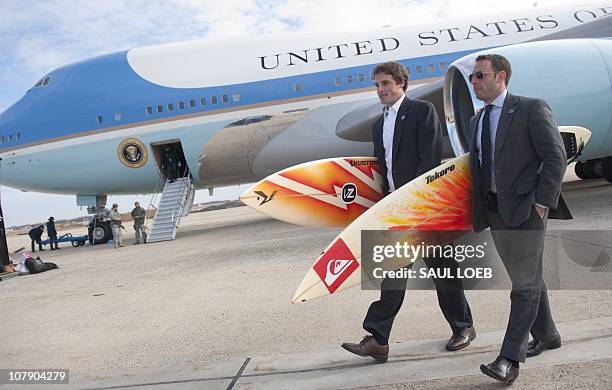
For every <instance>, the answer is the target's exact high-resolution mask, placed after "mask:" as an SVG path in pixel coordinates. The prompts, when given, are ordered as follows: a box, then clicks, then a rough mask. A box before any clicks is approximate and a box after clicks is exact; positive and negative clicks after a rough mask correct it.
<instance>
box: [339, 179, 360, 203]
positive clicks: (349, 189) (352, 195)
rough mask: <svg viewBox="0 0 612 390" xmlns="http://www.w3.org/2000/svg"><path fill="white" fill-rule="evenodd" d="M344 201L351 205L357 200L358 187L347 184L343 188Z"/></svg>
mask: <svg viewBox="0 0 612 390" xmlns="http://www.w3.org/2000/svg"><path fill="white" fill-rule="evenodd" d="M341 196H342V201H343V202H344V203H346V204H351V203H353V202H354V201H355V199H356V198H357V186H356V185H355V184H353V183H346V184H345V185H343V186H342V193H341Z"/></svg>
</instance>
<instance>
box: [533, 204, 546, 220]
mask: <svg viewBox="0 0 612 390" xmlns="http://www.w3.org/2000/svg"><path fill="white" fill-rule="evenodd" d="M535 209H536V211H537V212H538V215H539V216H540V218H542V219H544V214H546V207H542V206H539V205H537V204H536V205H535Z"/></svg>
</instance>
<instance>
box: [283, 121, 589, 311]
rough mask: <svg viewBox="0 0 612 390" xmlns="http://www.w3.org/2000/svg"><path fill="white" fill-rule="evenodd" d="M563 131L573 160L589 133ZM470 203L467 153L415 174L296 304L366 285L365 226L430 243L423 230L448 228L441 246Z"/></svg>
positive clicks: (355, 226) (324, 263)
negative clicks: (363, 259)
mask: <svg viewBox="0 0 612 390" xmlns="http://www.w3.org/2000/svg"><path fill="white" fill-rule="evenodd" d="M560 131H561V133H562V137H563V139H564V143H565V146H566V151H568V161H573V160H574V159H575V155H577V154H579V153H580V151H581V150H582V148H583V147H584V145H585V144H586V142H587V141H588V139H589V137H590V131H588V130H587V129H584V128H581V127H562V128H560ZM568 145H569V146H570V148H569V149H568ZM571 145H574V147H573V149H574V150H571V147H572V146H571ZM471 207H472V176H471V173H470V168H469V153H467V154H464V155H463V156H460V157H457V158H454V159H452V160H449V161H447V162H445V163H443V164H441V165H440V166H438V167H436V168H434V169H432V170H430V171H428V172H426V173H424V174H422V175H421V176H419V177H417V178H415V179H414V180H412V181H411V182H409V183H407V184H405V185H404V186H402V187H401V188H399V189H397V190H395V191H394V192H393V193H391V194H390V195H388V196H387V197H385V198H383V199H382V200H381V201H379V202H378V203H376V204H375V205H374V206H372V207H371V208H369V209H368V210H367V211H365V212H364V213H363V214H362V215H361V216H359V217H358V218H357V219H355V220H354V221H353V222H352V223H351V224H350V225H348V226H347V227H346V228H345V229H344V230H343V231H342V232H341V233H340V234H339V235H338V236H337V237H336V238H335V239H334V240H333V241H332V242H331V244H329V245H328V246H327V248H326V249H325V250H324V251H323V253H322V254H321V255H320V256H319V257H318V259H317V260H316V261H315V263H314V264H313V265H312V267H310V269H309V270H308V272H307V274H306V276H305V277H304V279H303V280H302V282H301V283H300V286H299V287H298V289H297V291H296V293H295V295H294V296H293V299H292V302H293V303H296V302H302V301H306V300H310V299H314V298H317V297H321V296H325V295H330V294H335V293H337V292H339V291H342V290H345V289H347V288H350V287H353V286H356V285H359V284H361V283H362V280H361V279H362V278H361V272H359V268H360V266H361V231H362V230H397V231H403V232H405V233H406V236H405V241H406V242H409V243H421V242H426V243H430V242H428V240H431V239H432V237H424V236H423V234H425V233H421V232H431V231H441V232H442V231H447V232H449V234H448V236H446V237H445V236H444V234H441V235H438V236H437V237H436V238H435V239H436V240H437V241H436V243H438V244H441V243H448V242H450V241H451V240H453V239H456V238H457V237H458V236H457V232H461V231H464V232H468V231H471V230H472V218H471V212H472V209H471ZM404 265H407V263H406V264H397V268H400V267H402V266H404Z"/></svg>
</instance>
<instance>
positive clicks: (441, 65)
mask: <svg viewBox="0 0 612 390" xmlns="http://www.w3.org/2000/svg"><path fill="white" fill-rule="evenodd" d="M440 69H441V70H444V69H446V64H445V63H444V62H440Z"/></svg>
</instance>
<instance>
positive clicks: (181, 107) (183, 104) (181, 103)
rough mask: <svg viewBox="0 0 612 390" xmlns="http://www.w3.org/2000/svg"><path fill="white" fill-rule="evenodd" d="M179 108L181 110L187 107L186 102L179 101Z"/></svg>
mask: <svg viewBox="0 0 612 390" xmlns="http://www.w3.org/2000/svg"><path fill="white" fill-rule="evenodd" d="M179 108H180V109H181V110H184V109H185V102H179Z"/></svg>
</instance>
